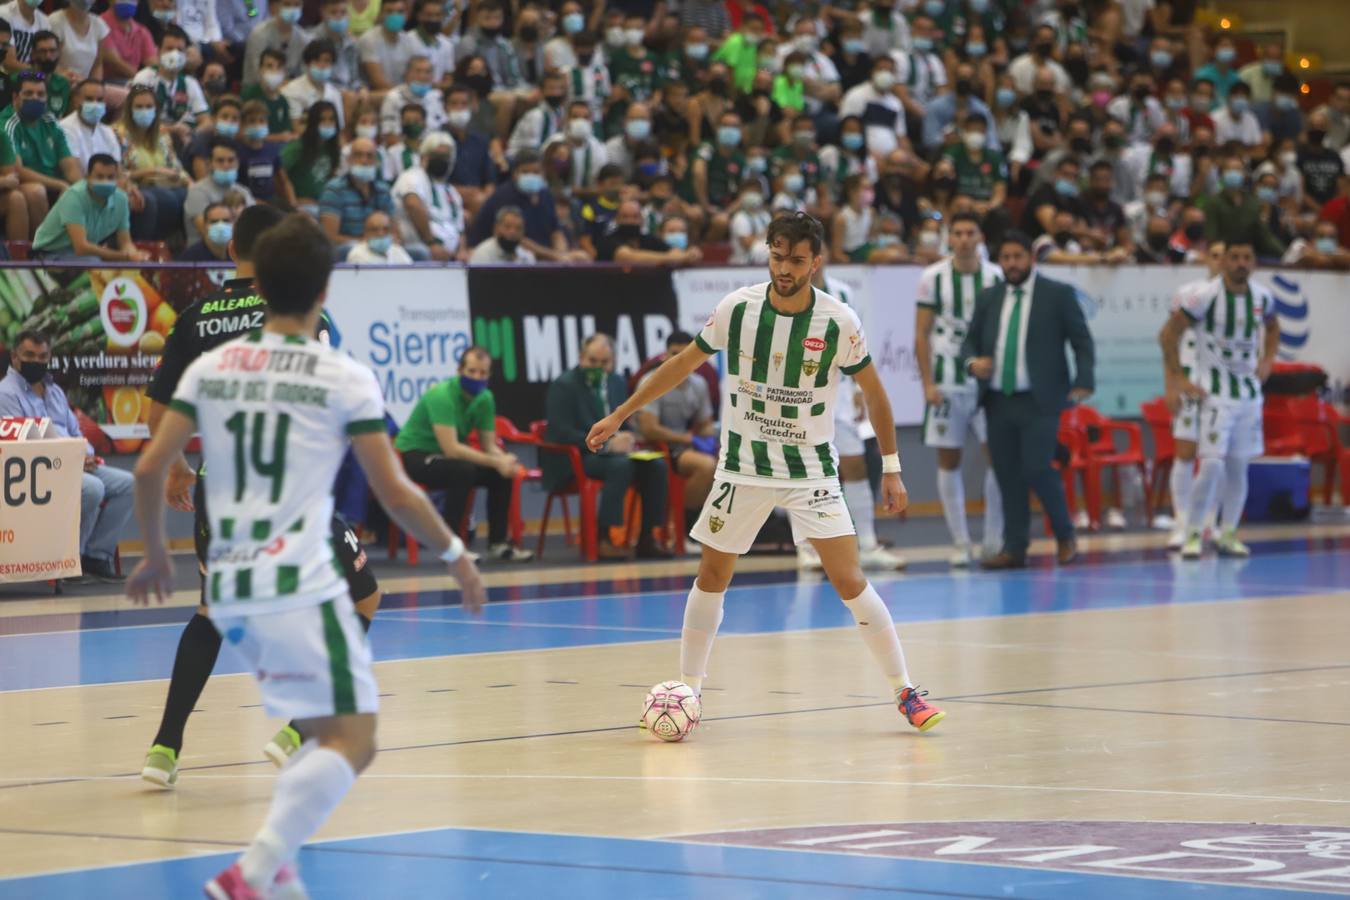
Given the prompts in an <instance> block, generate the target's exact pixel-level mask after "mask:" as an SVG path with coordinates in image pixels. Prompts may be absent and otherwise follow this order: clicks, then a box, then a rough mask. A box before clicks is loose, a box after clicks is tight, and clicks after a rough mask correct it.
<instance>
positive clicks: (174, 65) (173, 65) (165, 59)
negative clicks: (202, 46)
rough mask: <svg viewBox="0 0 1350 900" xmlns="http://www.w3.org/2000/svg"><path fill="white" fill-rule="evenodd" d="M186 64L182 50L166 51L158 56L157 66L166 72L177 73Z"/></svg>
mask: <svg viewBox="0 0 1350 900" xmlns="http://www.w3.org/2000/svg"><path fill="white" fill-rule="evenodd" d="M186 63H187V54H186V53H184V52H183V51H182V50H166V51H165V52H163V53H161V54H160V55H159V64H160V66H161V67H162V68H163V69H164V71H166V72H177V71H178V70H180V69H182V68H183V66H184V65H185V64H186Z"/></svg>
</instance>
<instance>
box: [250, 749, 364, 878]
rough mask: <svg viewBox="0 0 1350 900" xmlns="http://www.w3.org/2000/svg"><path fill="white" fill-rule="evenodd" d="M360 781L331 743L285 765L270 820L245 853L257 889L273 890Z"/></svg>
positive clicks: (268, 818) (345, 759) (274, 796)
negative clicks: (284, 869) (279, 872)
mask: <svg viewBox="0 0 1350 900" xmlns="http://www.w3.org/2000/svg"><path fill="white" fill-rule="evenodd" d="M355 782H356V772H355V770H353V769H352V766H351V763H349V762H347V757H345V756H343V755H342V754H341V753H338V752H337V751H336V750H330V749H329V748H327V747H316V748H314V749H313V750H311V751H309V752H308V753H307V754H305V756H304V757H303V758H302V759H300V760H298V761H297V762H295V763H294V764H293V765H287V766H286V767H285V768H284V769H282V770H281V774H280V775H279V776H277V786H276V789H275V790H274V791H273V793H272V808H271V809H269V810H268V812H267V821H266V822H264V823H263V827H262V830H260V831H259V832H258V834H257V836H256V837H254V838H253V843H252V844H251V845H250V846H249V848H248V849H247V850H245V851H244V855H243V856H242V857H240V859H239V868H240V869H241V870H242V871H243V874H244V880H246V881H247V882H248V883H249V884H250V885H252V886H253V888H254V889H255V890H258V891H262V892H264V893H265V892H266V891H267V890H269V889H270V888H271V885H272V880H273V879H274V878H276V877H277V870H278V869H280V868H281V866H282V865H283V864H285V863H286V862H287V861H289V860H292V859H294V858H295V855H296V854H297V853H298V852H300V845H301V844H303V843H304V842H305V841H306V840H308V839H309V838H310V837H311V836H312V835H313V834H314V832H316V831H318V830H319V827H320V826H321V825H323V823H324V822H325V821H326V820H327V819H328V817H329V816H330V815H332V813H333V810H334V809H336V808H337V805H338V804H339V803H341V802H342V798H343V797H345V796H347V792H348V791H349V790H351V788H352V785H353V784H354V783H355Z"/></svg>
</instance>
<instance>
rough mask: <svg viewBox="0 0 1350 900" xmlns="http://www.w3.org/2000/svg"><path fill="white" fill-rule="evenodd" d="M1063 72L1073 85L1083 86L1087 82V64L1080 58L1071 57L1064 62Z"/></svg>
mask: <svg viewBox="0 0 1350 900" xmlns="http://www.w3.org/2000/svg"><path fill="white" fill-rule="evenodd" d="M1064 71H1066V72H1068V73H1069V77H1070V78H1072V79H1073V83H1074V84H1077V85H1080V86H1081V85H1083V84H1086V83H1087V80H1088V62H1087V60H1086V59H1084V58H1083V57H1081V56H1072V57H1069V58H1068V59H1066V60H1065V61H1064Z"/></svg>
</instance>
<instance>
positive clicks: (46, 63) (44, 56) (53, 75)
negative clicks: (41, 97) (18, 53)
mask: <svg viewBox="0 0 1350 900" xmlns="http://www.w3.org/2000/svg"><path fill="white" fill-rule="evenodd" d="M60 62H61V40H60V38H58V37H57V36H56V35H55V34H54V33H53V32H50V31H39V32H37V33H36V34H34V35H33V68H34V69H37V70H38V71H39V72H41V73H42V74H43V75H45V76H47V111H48V112H50V113H51V114H52V115H54V116H56V118H57V119H62V118H65V115H66V113H68V112H70V95H71V85H70V79H69V78H67V77H66V76H64V75H62V74H61V73H60V72H58V71H56V67H57V66H58V65H59V64H60Z"/></svg>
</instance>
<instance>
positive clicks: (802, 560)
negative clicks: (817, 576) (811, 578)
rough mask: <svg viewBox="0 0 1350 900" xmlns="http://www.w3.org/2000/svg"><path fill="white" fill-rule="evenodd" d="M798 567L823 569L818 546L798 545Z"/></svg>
mask: <svg viewBox="0 0 1350 900" xmlns="http://www.w3.org/2000/svg"><path fill="white" fill-rule="evenodd" d="M797 568H799V569H823V568H825V567H824V566H823V565H821V562H820V554H819V553H817V552H816V548H815V547H812V546H811V545H810V544H798V545H797Z"/></svg>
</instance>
